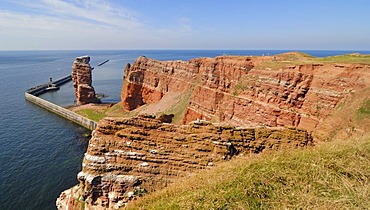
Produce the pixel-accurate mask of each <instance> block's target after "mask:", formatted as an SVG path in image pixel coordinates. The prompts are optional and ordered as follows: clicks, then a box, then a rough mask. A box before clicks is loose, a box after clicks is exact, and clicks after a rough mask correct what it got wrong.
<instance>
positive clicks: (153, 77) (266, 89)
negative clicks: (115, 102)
mask: <svg viewBox="0 0 370 210" xmlns="http://www.w3.org/2000/svg"><path fill="white" fill-rule="evenodd" d="M291 55H295V54H294V53H288V54H285V55H283V56H282V57H279V56H277V60H278V61H275V62H273V60H274V57H271V56H270V57H269V56H263V57H254V56H252V57H249V56H219V57H216V58H197V59H192V60H189V61H164V62H162V61H157V60H153V59H149V58H146V57H140V58H138V59H137V60H136V61H135V62H134V63H133V65H132V66H131V65H127V66H126V68H125V72H124V75H125V76H124V81H123V88H122V95H121V98H122V102H121V103H122V106H123V107H124V108H125V109H126V110H133V109H135V108H137V107H140V106H142V105H144V104H148V103H153V102H158V101H159V100H161V98H162V97H164V96H165V95H166V94H168V93H171V92H184V91H186V90H189V89H191V90H192V93H191V97H190V100H189V103H188V105H187V108H186V112H185V114H184V116H183V122H184V123H185V124H187V123H189V122H191V121H193V120H196V119H197V118H198V119H207V120H212V121H216V122H227V123H231V124H233V125H241V126H249V125H265V126H285V125H289V126H297V127H299V128H304V129H307V130H309V131H312V130H314V128H315V127H317V125H318V124H319V123H320V121H322V119H324V118H325V117H326V116H328V115H329V114H330V113H331V111H333V110H334V109H335V108H336V107H337V105H338V104H339V103H340V102H341V101H342V100H344V99H345V98H346V97H347V96H348V95H350V94H351V93H353V92H356V91H358V90H361V89H364V88H366V87H368V86H369V84H370V66H369V65H364V64H340V63H325V62H312V61H311V62H304V61H302V62H295V61H290V60H282V59H283V58H284V57H288V56H291ZM279 59H280V60H279ZM297 63H298V64H297ZM306 63H307V64H306Z"/></svg>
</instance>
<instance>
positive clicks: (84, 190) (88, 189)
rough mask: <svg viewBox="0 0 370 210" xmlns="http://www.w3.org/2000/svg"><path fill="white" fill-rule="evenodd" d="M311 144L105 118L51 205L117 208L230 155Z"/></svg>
mask: <svg viewBox="0 0 370 210" xmlns="http://www.w3.org/2000/svg"><path fill="white" fill-rule="evenodd" d="M311 144H312V137H311V135H310V134H309V133H308V132H306V131H305V130H301V129H297V128H294V127H289V128H287V127H286V128H264V127H258V128H245V127H234V126H226V125H217V124H212V123H209V122H206V121H196V122H193V123H191V124H190V125H174V124H168V123H163V122H162V121H161V120H160V119H156V118H155V117H154V116H150V115H141V116H138V117H134V118H105V119H103V120H101V121H100V122H99V125H98V127H97V128H96V130H95V131H94V132H93V135H92V138H91V139H90V142H89V146H88V150H87V152H86V154H85V157H84V160H83V164H82V165H83V169H82V171H81V172H80V173H79V174H78V180H79V182H80V184H79V185H78V186H76V187H74V188H71V189H69V190H67V191H65V192H63V193H62V195H61V196H60V198H59V199H58V201H57V205H58V208H59V209H66V208H67V206H68V209H73V208H76V209H78V208H79V205H83V206H85V208H86V209H105V208H106V209H114V208H119V207H122V206H124V205H125V203H126V202H128V201H130V200H131V199H133V198H134V195H138V194H140V193H141V192H145V191H153V190H156V189H160V188H163V187H165V186H166V185H167V184H168V183H171V182H172V181H173V180H174V179H176V178H178V177H182V176H186V175H189V174H191V173H192V172H195V171H197V170H200V169H207V168H209V167H213V166H215V165H217V164H218V163H220V162H222V161H226V160H228V159H230V158H231V157H233V156H235V155H246V154H249V153H259V152H261V151H264V150H277V149H282V148H296V147H306V146H308V145H311ZM82 203H83V204H82Z"/></svg>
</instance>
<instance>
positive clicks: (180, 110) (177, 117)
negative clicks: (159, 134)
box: [164, 88, 193, 124]
mask: <svg viewBox="0 0 370 210" xmlns="http://www.w3.org/2000/svg"><path fill="white" fill-rule="evenodd" d="M192 91H193V89H192V88H189V90H187V91H186V92H185V93H184V94H183V95H181V96H179V97H181V98H180V99H179V102H178V103H176V104H174V105H173V106H172V107H170V108H169V109H168V110H166V111H165V112H164V113H165V114H174V117H173V119H172V123H173V124H182V122H183V118H184V115H185V112H186V108H187V107H188V105H189V101H190V97H191V94H192Z"/></svg>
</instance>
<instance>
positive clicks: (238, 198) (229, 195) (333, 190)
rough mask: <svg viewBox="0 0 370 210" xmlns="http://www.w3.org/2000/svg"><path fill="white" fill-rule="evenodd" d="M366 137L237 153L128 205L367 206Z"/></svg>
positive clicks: (369, 141) (369, 162)
mask: <svg viewBox="0 0 370 210" xmlns="http://www.w3.org/2000/svg"><path fill="white" fill-rule="evenodd" d="M369 186H370V138H369V137H367V138H365V137H363V138H360V139H356V140H347V141H335V142H329V143H323V144H321V145H318V146H317V147H314V148H310V149H306V150H290V151H280V152H276V153H270V154H267V153H265V154H263V155H260V156H257V155H255V156H250V157H248V158H245V157H244V158H243V157H239V158H237V159H234V160H232V161H231V162H227V163H223V164H221V165H219V166H217V167H215V168H214V169H211V170H207V171H202V172H201V173H199V174H196V175H194V176H191V177H186V178H184V179H181V180H179V181H177V182H175V183H173V184H172V185H170V186H169V187H167V188H165V189H163V190H160V191H157V192H155V193H152V194H150V195H148V196H146V197H144V198H142V199H140V200H138V201H137V202H135V203H132V204H130V205H129V206H128V209H148V210H149V209H367V208H368V207H369V206H370V188H369Z"/></svg>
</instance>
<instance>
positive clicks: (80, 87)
mask: <svg viewBox="0 0 370 210" xmlns="http://www.w3.org/2000/svg"><path fill="white" fill-rule="evenodd" d="M91 70H92V68H91V66H90V57H89V56H81V57H77V58H76V59H75V61H74V62H73V65H72V80H73V87H74V90H75V95H76V103H77V105H83V104H88V103H100V100H99V99H97V98H96V95H95V90H94V87H93V86H92V73H91Z"/></svg>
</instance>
